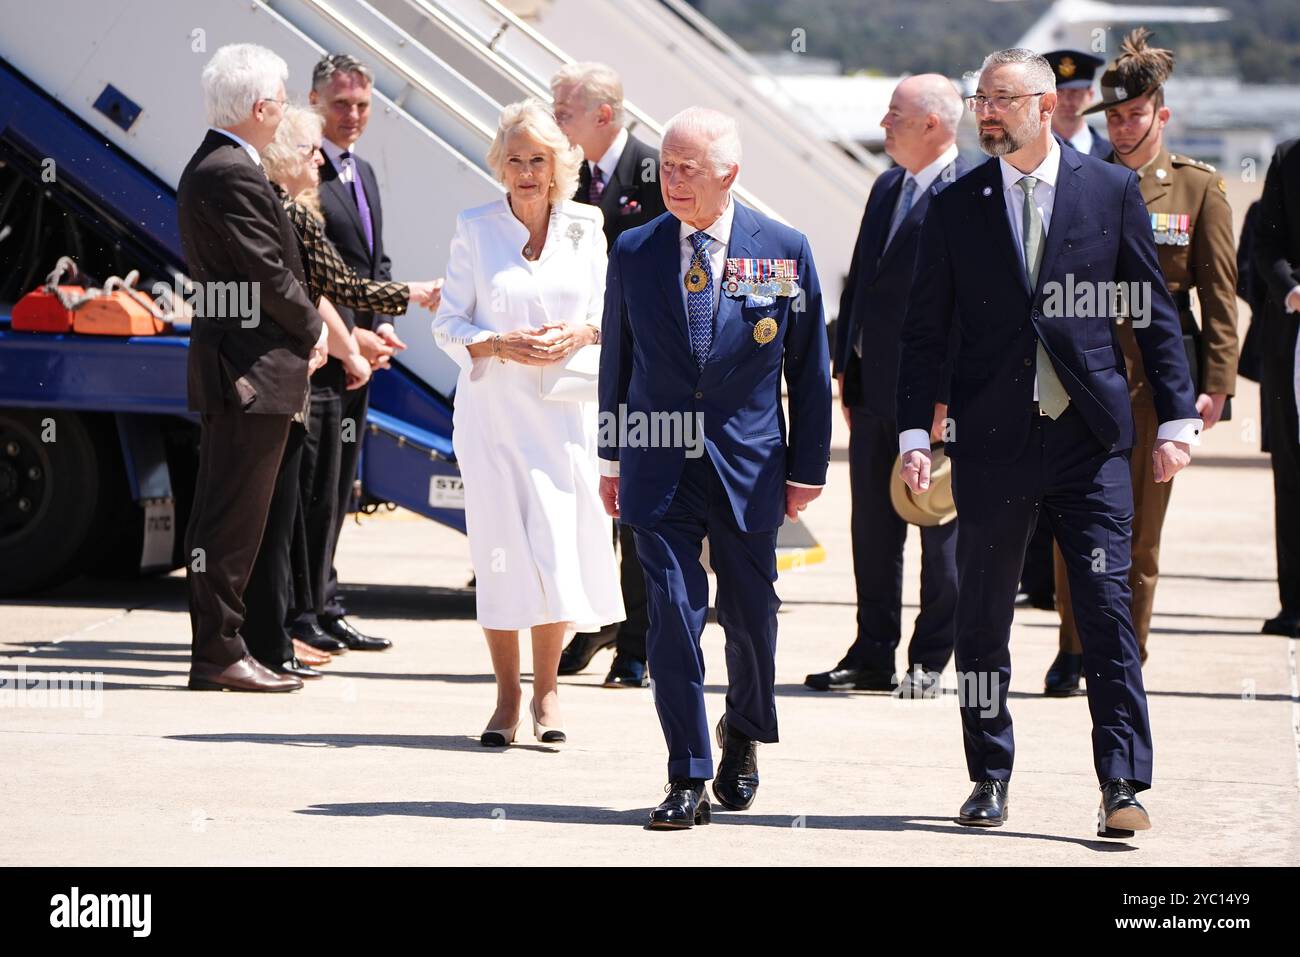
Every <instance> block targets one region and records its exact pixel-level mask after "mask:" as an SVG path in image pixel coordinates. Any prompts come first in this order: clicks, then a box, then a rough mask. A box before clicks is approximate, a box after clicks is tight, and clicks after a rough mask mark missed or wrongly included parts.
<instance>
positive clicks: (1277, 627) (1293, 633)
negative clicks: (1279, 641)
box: [1259, 611, 1300, 638]
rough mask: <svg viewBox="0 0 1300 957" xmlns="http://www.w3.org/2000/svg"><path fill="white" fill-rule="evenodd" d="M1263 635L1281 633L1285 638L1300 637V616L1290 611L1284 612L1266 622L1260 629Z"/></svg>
mask: <svg viewBox="0 0 1300 957" xmlns="http://www.w3.org/2000/svg"><path fill="white" fill-rule="evenodd" d="M1259 633H1260V634H1261V635H1281V636H1282V637H1284V638H1300V617H1297V616H1296V615H1292V614H1290V613H1289V612H1285V611H1284V612H1282V613H1281V614H1279V615H1277V616H1276V617H1273V618H1270V619H1269V620H1268V621H1266V622H1264V627H1263V628H1261V629H1260V630H1259Z"/></svg>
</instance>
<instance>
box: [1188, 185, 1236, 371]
mask: <svg viewBox="0 0 1300 957" xmlns="http://www.w3.org/2000/svg"><path fill="white" fill-rule="evenodd" d="M1192 242H1193V244H1194V245H1193V247H1192V250H1191V257H1190V263H1191V265H1192V268H1193V270H1194V275H1193V277H1192V279H1193V282H1194V283H1195V284H1196V297H1197V300H1198V301H1199V302H1200V307H1201V339H1202V344H1203V346H1204V362H1203V364H1202V377H1203V382H1202V383H1201V387H1202V388H1203V389H1204V390H1205V391H1206V392H1207V393H1211V394H1224V395H1232V394H1233V393H1234V392H1235V391H1236V387H1237V352H1238V340H1237V252H1236V243H1235V242H1234V240H1233V235H1232V208H1231V207H1230V206H1229V205H1228V198H1227V195H1226V194H1225V191H1224V188H1223V178H1222V177H1221V176H1219V174H1218V173H1217V172H1212V173H1211V174H1210V176H1209V177H1208V180H1207V185H1206V189H1205V192H1204V194H1203V197H1202V200H1201V210H1200V213H1199V214H1198V215H1197V218H1196V231H1195V233H1194V235H1193V239H1192Z"/></svg>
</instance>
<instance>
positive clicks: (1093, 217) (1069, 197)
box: [898, 50, 1201, 836]
mask: <svg viewBox="0 0 1300 957" xmlns="http://www.w3.org/2000/svg"><path fill="white" fill-rule="evenodd" d="M1054 87H1055V78H1054V77H1053V74H1052V69H1051V67H1050V66H1048V65H1047V62H1046V61H1045V60H1044V59H1043V58H1042V57H1040V56H1038V55H1037V54H1035V53H1033V52H1031V51H1029V50H1004V51H1001V52H999V53H994V54H992V55H990V56H989V57H988V58H987V59H986V60H985V61H984V67H983V70H982V71H981V74H980V80H979V86H978V87H977V90H976V94H975V95H974V96H973V97H970V98H969V100H968V104H969V105H970V107H971V109H972V111H974V112H975V114H976V118H977V120H978V123H979V136H980V146H981V148H982V149H983V150H984V152H986V153H988V154H989V155H990V156H991V157H993V158H991V159H990V160H989V161H988V162H986V163H984V164H983V165H981V166H979V167H976V168H975V169H974V170H972V171H971V172H969V173H967V174H966V175H965V176H963V177H962V178H961V179H959V180H957V182H956V183H954V184H952V185H951V186H950V187H948V188H947V189H946V190H944V191H943V192H942V193H939V194H938V195H936V196H933V197H931V201H930V210H929V212H928V214H927V215H926V220H925V224H924V226H923V227H922V233H921V245H920V251H919V253H918V255H917V263H916V274H915V279H914V280H913V283H912V304H911V308H910V310H909V312H908V316H907V320H906V323H905V325H904V328H903V353H902V361H901V363H900V367H899V380H898V424H899V427H900V429H901V430H902V432H901V434H900V436H899V449H900V452H901V453H902V456H903V466H902V472H903V478H904V481H906V482H907V484H908V486H909V487H910V488H912V490H913V491H919V490H922V489H924V488H926V487H927V486H928V484H929V470H930V436H929V429H930V426H931V422H932V418H933V415H934V402H935V397H936V396H937V395H939V394H940V391H941V387H942V386H941V380H942V377H943V373H942V372H941V370H942V369H943V368H944V364H945V362H949V363H950V364H951V368H952V381H951V389H950V398H949V403H950V405H949V416H950V418H951V419H952V424H953V430H954V434H953V437H952V441H950V442H949V443H948V445H947V452H948V455H949V456H950V457H951V458H952V462H953V489H954V496H955V499H956V504H957V513H958V515H960V516H961V518H960V521H961V533H960V535H959V536H958V541H957V568H958V576H959V577H958V586H959V587H958V598H957V637H956V661H957V672H958V685H959V687H958V691H959V695H960V706H961V720H962V729H963V732H964V739H965V746H966V764H967V768H968V770H969V772H970V777H971V780H972V781H974V782H975V788H974V790H973V791H972V793H971V796H970V798H969V799H968V800H967V802H966V803H965V804H964V805H963V806H962V809H961V812H960V814H959V816H958V821H959V822H960V823H962V824H967V825H974V826H984V827H991V826H997V825H1000V824H1002V823H1003V822H1004V821H1005V820H1006V811H1007V788H1008V782H1009V780H1010V777H1011V768H1012V760H1013V755H1014V750H1015V749H1014V744H1013V740H1012V731H1011V716H1010V714H1009V712H1008V710H1007V684H1008V681H1009V679H1010V675H1011V657H1010V653H1009V650H1008V643H1009V641H1010V637H1011V618H1012V609H1013V604H1014V601H1015V594H1016V583H1017V580H1018V578H1019V575H1020V569H1021V562H1022V560H1023V558H1024V552H1025V543H1026V541H1027V539H1028V537H1029V532H1030V529H1031V527H1032V525H1033V522H1034V519H1035V515H1036V513H1038V511H1039V510H1040V509H1042V510H1043V511H1044V513H1045V514H1046V515H1047V518H1048V521H1049V523H1050V525H1051V529H1052V533H1053V535H1055V537H1056V540H1057V542H1058V543H1059V544H1060V547H1061V553H1062V555H1063V556H1064V557H1065V560H1066V564H1067V568H1068V571H1069V582H1070V590H1071V592H1072V594H1073V595H1074V597H1075V610H1076V615H1075V617H1076V621H1077V624H1078V628H1079V636H1080V639H1081V641H1082V644H1083V655H1084V668H1085V670H1086V673H1087V675H1088V705H1089V709H1090V711H1091V713H1092V724H1093V734H1092V742H1093V760H1094V765H1095V767H1096V771H1097V778H1098V780H1099V781H1100V783H1101V792H1102V797H1101V809H1100V811H1099V822H1098V830H1099V833H1102V834H1105V835H1108V836H1118V835H1127V834H1131V833H1132V832H1133V831H1136V830H1143V829H1146V828H1148V827H1150V826H1151V822H1150V818H1149V817H1148V815H1147V812H1146V810H1145V809H1144V808H1143V807H1142V805H1141V804H1140V803H1139V802H1138V800H1137V793H1138V792H1140V791H1142V790H1145V789H1146V788H1148V787H1150V786H1151V767H1152V764H1151V752H1152V744H1151V727H1150V722H1149V720H1148V717H1147V700H1146V691H1145V689H1144V687H1143V684H1142V668H1141V663H1140V660H1139V657H1138V648H1137V639H1136V636H1135V634H1134V631H1133V621H1132V615H1131V611H1130V601H1131V594H1130V591H1129V581H1128V575H1129V564H1130V541H1131V537H1132V521H1133V485H1132V479H1131V476H1130V471H1129V456H1130V455H1152V456H1154V473H1155V479H1156V481H1168V480H1169V479H1170V478H1172V477H1173V475H1174V474H1175V473H1177V472H1178V471H1179V470H1180V469H1182V468H1183V467H1184V466H1186V465H1187V463H1188V462H1189V461H1190V457H1191V456H1190V448H1189V446H1190V445H1191V444H1195V443H1197V442H1198V441H1199V439H1198V436H1199V432H1200V428H1201V421H1200V419H1199V418H1198V417H1197V414H1196V396H1195V394H1194V392H1193V389H1192V381H1191V375H1190V372H1189V370H1188V366H1187V354H1186V352H1185V351H1184V349H1183V342H1182V330H1181V326H1180V324H1179V320H1178V310H1177V308H1176V306H1175V305H1174V302H1173V299H1172V298H1171V297H1170V295H1169V291H1168V288H1167V287H1166V285H1165V282H1164V277H1163V276H1162V275H1161V273H1160V266H1159V263H1158V260H1157V257H1156V248H1155V241H1154V239H1153V238H1152V232H1151V221H1150V218H1149V216H1148V215H1147V210H1146V207H1145V206H1144V205H1143V203H1142V196H1141V193H1140V192H1139V190H1138V182H1137V177H1136V176H1135V175H1134V174H1133V172H1132V171H1130V170H1128V169H1126V168H1124V167H1120V166H1116V165H1114V164H1110V163H1105V162H1102V161H1101V160H1098V159H1094V158H1093V157H1091V156H1086V155H1084V154H1082V153H1079V152H1076V151H1075V150H1072V149H1067V148H1064V147H1062V146H1060V145H1059V144H1058V143H1057V141H1056V140H1055V139H1054V138H1053V137H1052V131H1051V126H1050V123H1051V116H1052V110H1053V109H1054V108H1055V106H1056V94H1055V92H1054ZM1115 283H1124V284H1125V287H1124V288H1125V290H1126V295H1125V296H1124V297H1123V298H1122V299H1121V298H1120V297H1119V296H1118V295H1113V294H1112V292H1111V290H1113V289H1114V288H1115V286H1114V284H1115ZM1069 290H1072V292H1070V291H1069ZM1067 297H1068V298H1067ZM1121 308H1124V309H1126V310H1127V314H1128V316H1129V321H1131V322H1132V323H1133V328H1134V331H1135V333H1136V336H1137V340H1138V346H1139V348H1140V350H1141V353H1142V360H1143V364H1144V366H1145V368H1146V373H1147V378H1148V380H1149V381H1150V382H1151V387H1152V392H1153V393H1154V400H1155V405H1156V410H1157V412H1158V414H1159V421H1160V426H1159V429H1158V432H1157V436H1156V441H1155V447H1154V449H1135V448H1133V443H1134V434H1135V428H1134V421H1133V410H1132V406H1131V405H1130V401H1129V392H1128V383H1127V381H1126V378H1125V365H1124V359H1123V354H1122V352H1121V351H1120V345H1119V342H1118V339H1117V336H1116V331H1115V325H1114V323H1115V318H1114V317H1115V316H1116V315H1117V313H1118V312H1119V309H1121ZM954 319H955V325H956V327H957V335H956V336H955V339H956V342H957V344H956V346H955V347H953V346H952V342H953V339H954V336H953V326H954Z"/></svg>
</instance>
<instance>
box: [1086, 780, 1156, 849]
mask: <svg viewBox="0 0 1300 957" xmlns="http://www.w3.org/2000/svg"><path fill="white" fill-rule="evenodd" d="M1150 829H1151V818H1150V816H1149V815H1148V814H1147V809H1146V808H1144V807H1143V806H1142V805H1141V804H1140V803H1138V799H1137V792H1136V791H1135V790H1134V789H1133V785H1131V784H1129V782H1127V781H1125V780H1124V779H1123V778H1112V779H1111V780H1109V781H1107V782H1106V783H1105V784H1103V785H1102V786H1101V807H1099V808H1098V809H1097V836H1098V837H1132V836H1133V832H1134V831H1149V830H1150Z"/></svg>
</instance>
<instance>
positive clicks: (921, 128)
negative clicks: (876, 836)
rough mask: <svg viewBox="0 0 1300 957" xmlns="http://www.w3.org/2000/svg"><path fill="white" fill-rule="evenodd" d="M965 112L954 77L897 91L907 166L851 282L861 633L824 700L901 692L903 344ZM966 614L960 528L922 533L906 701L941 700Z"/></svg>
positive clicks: (895, 116)
mask: <svg viewBox="0 0 1300 957" xmlns="http://www.w3.org/2000/svg"><path fill="white" fill-rule="evenodd" d="M961 114H962V102H961V97H960V96H958V94H957V90H956V89H955V88H954V87H953V85H952V82H951V81H950V80H948V78H947V77H943V76H940V75H939V74H937V73H927V74H922V75H920V76H913V77H908V78H907V79H905V80H903V81H902V82H901V83H899V84H898V86H897V87H896V88H895V90H894V95H893V97H892V98H891V99H890V101H889V109H888V110H887V111H886V113H885V116H884V119H882V120H881V121H880V125H881V126H882V127H884V129H885V152H886V153H888V154H889V156H890V158H891V159H893V160H894V162H896V163H897V164H898V165H897V166H895V167H894V168H893V169H891V170H889V171H888V172H887V173H884V174H883V175H881V176H880V177H879V178H878V179H877V180H876V182H875V184H874V185H873V186H872V188H871V195H870V197H868V199H867V208H866V212H865V213H863V216H862V228H861V229H860V230H859V231H858V242H857V246H856V247H855V248H854V250H853V263H852V265H851V266H850V267H849V278H848V281H847V282H846V283H845V284H844V292H843V293H842V294H841V296H840V317H839V322H837V323H836V332H835V363H834V372H835V377H836V378H837V379H838V380H839V384H840V398H841V401H842V402H843V403H844V416H845V418H846V419H847V421H848V423H849V429H850V432H849V484H850V487H851V489H852V495H853V512H852V518H851V528H852V536H853V576H854V579H855V581H856V583H857V593H858V632H857V638H856V640H855V641H854V642H853V646H852V647H851V648H849V650H848V652H846V653H845V655H844V657H843V659H841V661H840V663H839V664H837V665H836V666H835V667H834V668H833V669H831V670H830V671H825V672H822V673H820V674H812V675H808V677H807V678H805V679H804V684H806V685H807V686H808V687H810V688H812V689H814V690H817V691H829V690H843V689H850V688H856V689H859V690H869V691H891V690H894V686H895V683H896V682H895V681H894V650H895V649H896V648H897V647H898V643H899V641H900V639H901V637H902V606H903V546H904V544H905V543H906V542H907V523H906V522H904V521H903V519H902V518H900V517H899V515H898V513H897V512H896V511H895V510H894V507H893V504H892V502H891V500H890V496H889V485H890V481H891V479H892V478H893V475H894V462H895V460H896V459H897V458H898V424H897V421H896V419H895V418H894V414H895V398H896V396H897V392H898V389H897V384H898V350H899V339H898V337H899V333H900V331H901V330H902V327H903V318H904V317H905V316H906V315H907V296H908V293H910V292H911V288H912V263H913V262H914V261H915V259H916V240H917V237H918V236H919V234H920V231H921V222H922V220H924V218H925V211H926V209H928V208H929V205H930V187H931V186H933V187H934V188H935V189H936V190H941V189H943V188H944V187H945V186H947V185H948V184H949V183H951V182H953V181H954V180H955V179H956V178H957V177H958V176H960V175H961V174H962V173H964V172H966V168H967V167H966V163H965V161H964V160H962V159H960V158H959V157H958V156H957V144H956V137H957V124H958V123H959V122H960V121H961ZM946 401H947V397H946V396H941V397H940V399H939V401H938V402H936V403H935V407H934V429H933V430H932V435H931V437H932V438H933V439H934V440H935V441H943V439H942V427H943V426H942V423H943V420H944V418H945V416H946V415H947V406H946V405H945V403H946ZM956 609H957V523H956V522H948V523H946V524H943V525H934V526H931V527H927V528H922V529H921V612H920V614H919V615H918V616H917V618H916V625H915V628H914V629H913V632H912V640H911V644H910V645H909V646H908V650H907V671H906V673H905V674H904V675H903V677H902V679H901V680H900V681H899V682H897V684H898V690H897V692H896V693H897V694H898V695H899V697H907V698H911V697H933V696H934V695H936V694H937V693H938V690H939V673H940V672H942V671H943V669H944V667H945V666H946V665H947V663H948V659H949V658H950V657H952V630H953V621H954V618H953V616H954V613H955V612H956Z"/></svg>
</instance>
